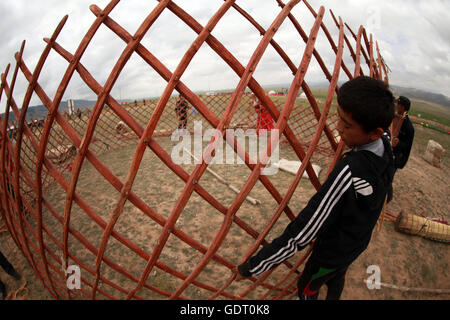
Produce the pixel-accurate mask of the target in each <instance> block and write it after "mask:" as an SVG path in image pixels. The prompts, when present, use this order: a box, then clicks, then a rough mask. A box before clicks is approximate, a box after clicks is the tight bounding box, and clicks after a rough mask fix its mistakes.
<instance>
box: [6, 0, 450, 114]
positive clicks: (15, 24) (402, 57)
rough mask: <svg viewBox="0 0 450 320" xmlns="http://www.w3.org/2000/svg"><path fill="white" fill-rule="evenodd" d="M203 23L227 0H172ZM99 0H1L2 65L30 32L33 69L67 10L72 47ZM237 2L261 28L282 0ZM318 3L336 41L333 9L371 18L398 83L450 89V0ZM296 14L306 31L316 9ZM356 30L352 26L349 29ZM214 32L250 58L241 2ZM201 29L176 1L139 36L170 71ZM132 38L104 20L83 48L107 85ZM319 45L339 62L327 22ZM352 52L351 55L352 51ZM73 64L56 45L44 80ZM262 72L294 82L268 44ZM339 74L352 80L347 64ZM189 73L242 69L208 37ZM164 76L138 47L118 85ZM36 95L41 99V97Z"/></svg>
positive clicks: (123, 92) (216, 85)
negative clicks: (179, 13) (184, 17)
mask: <svg viewBox="0 0 450 320" xmlns="http://www.w3.org/2000/svg"><path fill="white" fill-rule="evenodd" d="M174 2H175V3H177V4H178V5H179V6H180V7H182V8H184V9H185V10H186V11H187V12H188V13H189V14H191V15H192V16H193V17H194V18H195V19H196V20H197V21H199V22H200V23H201V24H202V25H205V24H206V23H207V22H208V20H209V19H210V18H211V16H212V15H213V14H214V13H215V12H216V10H217V9H218V8H219V7H220V6H221V5H222V4H223V1H222V0H175V1H174ZM285 2H287V1H285ZM92 3H95V4H96V5H98V6H99V7H100V8H102V9H103V8H104V7H105V6H106V5H107V4H108V3H109V0H96V1H95V2H94V1H93V0H71V1H60V0H33V1H30V0H14V1H1V2H0V18H1V19H0V37H1V39H0V41H1V44H2V46H1V54H0V70H1V72H2V73H3V72H4V70H5V68H6V66H7V64H8V63H11V64H12V70H11V71H10V74H9V77H8V79H9V80H10V79H11V75H12V71H13V67H14V63H15V62H14V53H15V52H17V51H18V50H19V48H20V45H21V42H22V41H23V40H26V46H25V53H24V60H25V62H26V64H27V65H28V67H29V68H30V69H31V70H33V69H34V67H35V65H36V63H37V61H38V59H39V56H40V54H41V53H42V51H43V49H44V47H45V43H44V41H43V40H42V39H43V38H44V37H50V36H51V35H52V33H53V30H54V29H55V28H56V26H57V25H58V23H59V21H60V20H61V19H62V18H63V17H64V15H66V14H68V15H69V19H68V21H67V23H66V25H65V27H64V29H63V31H62V33H61V34H60V36H59V38H58V40H57V41H58V43H60V44H61V45H62V46H63V47H64V48H65V49H66V50H68V51H70V52H71V53H75V51H76V49H77V47H78V45H79V43H80V41H81V39H82V38H83V36H84V34H85V33H86V32H87V30H88V29H89V27H90V26H91V24H92V22H93V21H94V19H95V17H94V15H93V14H92V13H91V11H90V10H89V5H90V4H92ZM157 3H158V2H157V1H156V0H148V1H142V0H122V1H121V2H120V3H119V4H118V5H117V7H116V8H115V9H114V10H113V12H112V14H111V17H112V18H113V19H114V20H115V21H116V22H118V23H119V24H120V25H122V26H123V27H124V28H125V29H126V30H127V31H128V32H129V33H131V34H133V33H134V32H135V31H136V30H137V28H138V27H139V25H140V24H141V23H142V22H143V21H144V19H145V17H146V16H147V15H148V14H149V13H150V12H151V11H152V9H153V8H154V7H155V6H156V5H157ZM236 3H237V4H238V5H239V6H241V7H242V8H244V9H245V10H246V11H247V12H249V13H250V14H251V15H252V16H253V17H254V18H255V19H256V20H257V21H258V22H259V23H260V24H261V25H262V26H263V27H264V28H268V27H269V26H270V24H271V23H272V21H273V20H274V18H275V17H276V16H277V14H278V13H279V11H280V10H281V9H280V7H278V6H277V5H276V1H275V0H237V1H236ZM309 3H310V4H311V5H312V6H313V8H314V9H315V10H316V11H318V9H319V7H320V6H321V5H324V6H325V9H326V13H325V19H324V22H325V24H326V26H327V28H328V29H329V30H330V33H331V34H332V36H333V39H334V40H335V42H336V43H337V39H338V38H337V36H338V33H337V31H338V30H337V28H336V26H335V25H334V23H333V21H332V19H331V14H330V12H329V11H328V10H329V9H332V10H333V12H334V13H335V15H336V16H341V17H342V19H343V20H344V22H347V23H348V25H349V26H350V27H351V28H352V29H353V30H354V31H355V33H356V32H357V30H358V27H359V26H360V25H364V26H365V27H366V28H367V29H368V31H369V32H370V33H372V34H373V35H374V39H375V40H377V41H378V43H379V46H380V50H381V54H382V55H383V57H384V59H385V61H386V63H387V65H388V66H389V68H390V69H391V73H390V74H389V77H390V82H391V84H393V85H399V86H404V87H415V88H420V89H425V90H429V91H432V92H438V93H443V94H445V95H447V96H450V86H449V84H450V19H448V17H449V13H450V1H449V0H379V1H373V0H372V1H371V0H358V1H356V0H328V1H324V0H310V1H309ZM293 14H294V15H295V17H296V18H297V20H298V21H299V22H300V24H301V25H302V27H303V28H304V30H305V31H306V32H307V33H309V31H310V29H311V27H312V24H313V22H314V19H312V17H311V14H310V13H309V12H308V11H307V10H306V7H305V5H304V4H303V3H300V4H298V5H297V6H296V7H295V9H294V11H293ZM347 34H348V35H349V33H348V32H347ZM213 35H214V36H216V37H217V38H218V39H219V41H221V42H222V43H223V44H224V45H225V46H226V47H227V49H228V50H229V51H230V52H231V53H232V54H233V55H234V56H235V57H236V58H237V59H238V60H239V61H240V62H241V63H242V64H243V65H244V66H245V65H246V63H247V62H248V60H249V58H250V57H251V54H252V53H253V52H254V50H255V48H256V46H257V45H258V43H259V41H260V40H261V36H260V34H259V33H258V32H256V30H255V28H254V27H252V26H251V25H250V24H249V23H248V22H247V21H245V20H244V19H243V18H242V16H240V15H239V14H238V13H237V12H236V11H235V10H233V9H231V10H229V11H228V12H227V13H226V15H225V16H224V17H223V18H222V19H221V21H220V23H219V24H218V25H217V26H216V28H215V29H214V31H213ZM195 37H196V34H195V33H194V32H193V31H192V30H191V29H189V28H188V27H186V25H185V24H184V23H182V22H181V21H180V20H179V19H178V18H177V17H176V16H175V15H173V14H172V13H170V12H169V11H165V12H163V14H162V15H161V16H160V17H159V19H158V20H157V22H156V23H155V24H154V25H152V27H151V28H150V30H149V31H148V33H147V34H146V36H145V38H144V40H143V42H142V44H143V45H144V46H145V47H146V48H147V49H148V50H149V51H150V52H152V53H153V54H154V55H155V56H156V57H157V58H158V59H159V60H160V61H161V62H162V63H164V64H165V65H166V66H167V67H168V68H169V69H170V70H171V71H174V70H175V68H176V67H177V65H178V63H179V61H180V60H181V58H182V56H183V55H184V53H185V51H186V49H187V48H189V46H190V44H191V43H192V41H193V40H194V39H195ZM274 39H275V40H276V41H277V42H278V43H279V44H280V46H281V47H282V48H283V50H285V51H286V53H287V54H288V56H289V57H290V58H291V60H292V61H293V62H294V63H295V64H297V65H298V64H299V63H300V61H301V58H302V54H303V49H304V47H305V45H304V43H303V41H302V40H301V38H300V37H299V35H298V33H297V32H296V31H295V29H294V28H293V27H292V23H290V21H289V20H286V21H285V22H284V23H283V25H282V26H281V28H280V29H279V31H278V32H277V34H276V36H275V38H274ZM124 48H125V44H124V42H123V41H122V40H120V39H118V37H117V36H115V35H114V34H113V33H112V32H111V31H110V30H109V29H108V28H107V27H105V26H102V27H101V28H100V29H99V30H98V32H97V33H96V36H95V37H94V39H93V41H92V42H91V44H90V45H89V47H88V49H87V51H86V53H85V54H84V55H83V59H82V61H81V62H82V63H83V65H84V66H85V67H86V68H87V70H88V71H89V72H90V73H91V74H92V75H93V76H94V78H95V79H96V80H97V81H98V82H99V83H100V84H101V85H103V84H104V83H105V81H106V80H107V78H108V76H109V74H110V72H111V70H112V68H113V67H114V64H115V63H116V61H117V59H118V57H119V56H120V54H121V53H122V50H123V49H124ZM316 48H317V50H318V51H319V53H320V54H321V56H322V57H323V58H324V61H325V63H326V64H327V67H328V69H329V70H330V71H332V70H333V65H334V56H333V54H332V51H331V47H330V45H329V43H328V41H327V40H326V38H325V35H324V33H323V32H321V33H320V34H319V37H318V39H317V44H316ZM345 55H346V58H345V61H347V62H348V63H349V66H350V69H351V70H353V65H352V64H351V63H350V60H349V59H350V58H349V52H348V51H346V52H345ZM66 68H67V63H66V62H65V60H63V59H62V58H60V57H59V56H58V55H57V54H56V53H52V54H51V55H50V57H49V59H48V61H47V63H46V64H45V66H44V70H43V72H42V73H41V76H40V79H39V83H40V85H41V86H42V87H43V88H44V89H45V91H46V92H47V93H48V95H49V96H50V98H53V96H54V94H55V92H56V89H57V87H58V84H59V83H60V81H61V79H62V76H63V74H64V72H65V70H66ZM255 78H256V79H257V80H258V81H259V82H260V83H261V84H263V85H270V84H279V83H290V82H291V81H292V79H293V76H292V74H291V72H290V71H289V70H288V69H287V67H286V66H285V64H284V63H283V62H282V61H281V59H280V58H279V57H278V55H277V54H276V53H275V51H274V50H273V49H272V48H269V49H268V50H267V51H266V53H265V54H264V57H263V59H262V60H261V62H260V64H259V66H258V68H257V70H256V71H255ZM306 79H307V80H308V81H311V82H312V81H323V80H325V78H324V76H323V73H322V72H321V71H320V70H319V66H318V65H317V63H316V62H315V61H313V62H312V64H311V66H310V69H308V76H307V78H306ZM340 79H341V80H346V79H347V78H346V76H345V75H344V74H343V73H342V74H341V77H340ZM182 81H183V82H184V83H185V84H186V85H188V86H189V87H190V88H191V90H193V91H196V90H219V89H224V88H228V89H229V88H233V87H235V86H236V84H237V83H238V81H239V78H238V77H237V76H236V75H235V74H234V72H232V70H231V69H230V68H229V67H228V66H227V65H225V63H224V62H223V61H222V59H220V58H219V57H218V56H217V54H215V53H214V52H213V51H212V50H211V49H210V48H209V47H208V46H207V45H206V44H204V46H202V48H201V49H200V50H199V52H198V53H197V55H196V56H195V58H194V59H193V61H192V62H191V64H190V66H189V68H188V69H187V70H186V72H185V74H184V75H183V77H182ZM165 84H166V82H165V81H164V80H162V79H161V78H160V77H159V76H158V75H157V74H156V72H155V71H153V70H152V69H151V68H150V67H148V66H147V64H146V63H145V62H143V60H142V59H141V58H140V57H139V56H138V55H136V54H134V55H133V56H132V58H131V59H130V61H129V62H128V63H127V65H126V67H125V68H124V70H123V72H122V73H121V75H120V77H119V79H118V80H117V83H116V85H115V87H114V89H113V91H112V94H113V95H114V97H115V98H117V99H125V98H132V99H134V98H140V97H151V96H159V95H160V94H161V93H162V91H163V90H164V86H165ZM25 90H26V83H25V81H24V80H23V78H21V77H19V80H18V82H17V85H16V89H15V97H16V100H17V102H22V99H23V95H24V94H25ZM68 98H75V99H78V98H80V99H81V98H83V99H95V98H96V96H95V95H94V94H93V93H92V91H91V90H90V89H89V88H87V86H86V85H85V84H84V83H83V82H82V81H81V80H80V78H79V77H78V75H77V74H76V75H75V76H74V78H73V79H72V81H71V82H70V85H69V87H68V89H67V91H66V94H65V96H64V98H63V99H64V100H66V99H68ZM5 101H6V98H5V97H2V102H1V104H0V111H1V112H3V110H4V105H5ZM31 104H32V105H34V104H41V103H40V101H39V100H37V98H36V97H34V98H33V100H32V103H31Z"/></svg>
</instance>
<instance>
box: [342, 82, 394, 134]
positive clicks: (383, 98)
mask: <svg viewBox="0 0 450 320" xmlns="http://www.w3.org/2000/svg"><path fill="white" fill-rule="evenodd" d="M337 100H338V103H339V106H340V107H341V108H342V110H344V111H345V112H347V113H350V114H351V116H352V118H353V120H355V121H356V122H357V123H358V124H360V125H361V127H362V128H363V129H364V130H365V131H366V132H371V131H372V130H375V129H376V128H382V129H383V130H387V129H388V128H389V126H390V124H391V122H392V119H393V118H394V115H395V106H394V95H393V94H392V92H391V90H390V89H389V86H388V85H387V84H386V83H385V82H383V81H381V80H378V79H374V78H371V77H367V76H359V77H356V78H354V79H352V80H350V81H347V82H346V83H344V84H343V85H342V87H341V88H340V89H339V91H338V94H337Z"/></svg>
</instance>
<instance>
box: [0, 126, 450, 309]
mask: <svg viewBox="0 0 450 320" xmlns="http://www.w3.org/2000/svg"><path fill="white" fill-rule="evenodd" d="M416 128H417V129H416V130H425V129H421V128H418V127H416ZM427 130H428V129H427ZM445 139H448V136H446V135H445ZM133 151H134V147H131V148H130V149H129V150H125V149H124V150H120V151H119V152H118V153H117V154H116V155H115V157H111V156H110V155H106V156H105V157H103V158H102V159H101V160H102V161H103V162H104V163H105V165H107V166H108V167H109V168H110V169H111V170H112V171H113V173H114V174H115V175H116V176H117V177H118V178H121V179H123V178H124V177H125V176H126V174H127V168H128V166H129V163H130V161H131V158H130V157H129V154H130V153H132V152H133ZM422 154H423V143H419V142H418V143H417V144H415V146H414V148H413V151H412V154H411V157H410V160H409V162H408V164H407V165H406V167H405V168H404V169H402V170H399V171H398V172H397V174H396V176H395V181H394V199H393V200H392V202H391V203H389V204H388V205H387V207H386V212H388V213H389V214H391V215H394V216H397V215H398V214H399V213H400V211H401V210H403V211H404V212H407V213H412V214H416V215H424V216H427V217H433V218H442V219H445V220H447V221H449V222H450V213H449V208H450V204H449V197H448V194H449V191H450V190H449V185H450V183H449V181H450V179H449V170H448V169H449V163H448V160H446V161H444V163H443V166H442V167H441V168H436V167H433V166H431V165H430V164H428V163H427V162H426V161H425V160H424V159H423V158H422ZM148 157H150V153H146V154H145V155H144V161H143V164H142V169H141V170H140V171H139V173H138V178H139V177H143V176H141V175H143V174H144V172H152V174H153V176H152V178H153V179H152V185H149V183H148V182H149V179H148V178H147V179H141V180H139V179H137V181H136V187H134V190H135V191H136V193H137V195H138V196H139V197H140V198H141V199H142V200H144V201H145V202H146V203H147V204H148V205H149V206H150V207H152V208H155V210H156V211H157V212H158V213H161V215H162V216H163V217H166V218H167V216H168V215H169V213H170V209H171V208H172V207H173V205H174V203H175V200H176V196H177V195H178V193H177V192H179V191H180V190H181V189H182V187H183V184H182V183H181V182H180V181H179V179H178V180H176V179H175V181H178V182H177V183H173V184H172V183H171V184H167V182H166V181H165V180H164V179H167V176H166V171H167V170H165V169H164V167H162V168H160V167H155V164H154V162H152V161H151V160H152V159H150V158H148ZM117 160H120V161H117ZM117 162H120V166H115V165H114V163H117ZM146 166H151V167H146ZM193 167H194V166H192V165H186V166H184V169H185V170H186V172H188V173H190V172H191V170H192V169H193ZM212 167H213V168H215V170H216V172H217V173H219V174H221V175H222V176H225V177H227V176H229V175H231V173H233V175H234V176H235V177H236V179H237V180H233V181H234V182H233V183H235V184H236V185H235V186H236V187H237V188H239V189H240V188H242V186H243V183H244V182H245V179H246V178H247V177H248V170H245V169H243V170H245V172H246V173H244V171H243V172H242V173H240V172H236V171H233V172H232V170H234V169H231V168H230V167H226V166H212ZM148 168H152V169H151V170H146V169H148ZM83 171H84V175H83V176H80V181H79V184H80V187H79V188H78V187H77V192H80V195H81V196H82V197H83V199H85V200H86V202H87V203H88V204H89V205H90V206H91V207H92V208H93V210H95V211H96V212H111V211H112V210H113V209H114V205H115V203H116V199H117V195H118V194H117V191H115V190H113V189H112V188H111V187H110V186H105V185H102V184H101V183H98V184H93V183H92V179H91V178H92V177H95V176H94V174H95V173H94V170H93V169H92V166H91V167H89V166H88V165H86V167H83ZM282 174H283V175H284V176H281V177H282V179H280V181H279V182H277V183H278V184H277V185H276V187H277V189H278V190H280V192H285V191H286V190H287V188H288V186H289V184H288V182H289V180H291V179H292V176H290V175H289V174H287V173H282ZM97 175H98V173H97ZM283 177H285V179H283ZM88 178H89V179H88ZM94 180H95V179H94ZM100 180H101V179H99V181H100ZM238 181H241V182H240V183H239V182H238ZM200 182H202V181H200ZM173 188H175V189H176V190H178V191H177V192H175V193H174V195H175V196H174V197H163V195H167V194H168V192H173ZM205 188H206V189H207V190H208V191H209V192H211V194H212V195H213V196H214V197H216V198H217V199H218V200H219V201H220V202H221V203H223V204H224V205H226V206H228V205H230V204H231V203H232V201H233V200H234V197H235V194H234V193H232V192H230V191H229V190H228V191H224V188H225V187H224V186H223V185H220V184H218V183H217V182H215V183H212V184H211V185H209V184H206V183H205ZM259 188H261V189H262V188H263V187H262V186H261V185H260V183H259V182H258V184H257V185H256V186H255V188H254V190H252V192H251V194H250V195H251V196H254V197H255V198H257V199H258V198H259V199H264V198H265V197H264V194H263V193H259V191H258V190H259ZM299 189H301V192H299V193H297V192H296V193H295V194H294V197H293V199H296V201H294V200H293V202H292V203H290V206H292V208H293V210H299V209H301V207H302V205H304V203H305V201H307V199H308V198H309V196H310V195H311V194H312V193H313V192H314V190H313V188H312V187H311V186H306V185H303V184H302V185H301V186H300V188H299ZM83 190H84V191H83ZM91 190H96V192H94V193H93V192H91ZM148 190H152V191H151V192H150V193H149V192H148ZM225 190H226V188H225ZM53 192H54V194H49V195H48V197H50V196H51V198H52V200H51V201H52V204H53V205H54V206H55V208H56V209H57V210H59V211H60V212H61V210H62V209H63V206H64V195H62V196H61V195H58V190H57V189H55V190H53ZM296 195H297V196H296ZM203 202H204V201H203ZM203 202H202V201H201V199H200V197H199V196H197V195H195V194H194V195H193V196H192V197H191V200H190V201H189V204H188V205H187V206H186V209H185V210H184V211H183V215H182V216H181V219H179V221H178V222H177V225H176V226H177V227H179V228H180V229H181V230H183V231H184V232H186V234H188V235H190V236H192V237H194V238H195V239H197V240H198V241H199V242H200V243H202V244H204V245H205V246H207V245H208V244H210V242H211V241H212V239H213V236H214V235H215V234H216V233H217V231H218V226H220V224H221V223H222V221H223V216H221V215H215V214H214V213H213V212H212V211H211V210H210V209H207V208H208V207H204V204H203ZM272 202H273V201H272ZM275 207H276V206H275V204H274V203H264V204H263V205H262V206H259V207H258V209H255V207H254V206H252V205H251V204H249V203H247V202H245V203H244V204H243V206H242V208H241V209H240V211H239V216H240V217H241V218H242V219H243V220H244V221H245V222H247V223H248V224H249V225H251V226H252V227H253V228H254V229H256V230H257V231H261V229H262V227H263V226H264V221H267V220H263V219H261V217H264V216H258V219H255V218H254V217H255V210H258V213H259V214H261V215H263V214H265V213H267V212H273V210H274V208H275ZM127 208H128V207H127V206H126V209H127ZM105 209H106V210H105ZM128 209H129V212H130V214H124V215H123V216H122V217H121V218H120V219H119V222H118V226H117V231H118V232H120V233H122V234H123V235H124V236H126V237H129V238H131V239H133V241H134V242H135V243H136V244H137V245H139V246H140V247H141V248H143V250H145V251H147V252H151V249H152V247H153V246H154V245H155V243H156V241H157V239H158V236H157V234H158V232H159V230H160V229H158V228H157V227H158V226H156V227H154V228H155V229H154V232H153V233H152V232H149V229H148V225H149V222H148V221H149V220H148V217H142V215H138V213H139V212H138V211H139V210H136V208H135V207H133V206H130V207H129V208H128ZM74 210H78V208H77V207H74ZM101 217H102V218H104V219H105V220H106V221H107V220H108V213H105V214H102V215H101ZM264 218H265V219H268V218H269V216H268V215H267V216H266V217H264ZM46 219H49V216H44V222H45V221H48V220H46ZM77 219H81V218H79V217H78V216H77V215H76V216H75V217H74V218H73V220H72V221H71V223H73V224H75V223H77ZM81 221H84V220H80V222H81ZM205 221H208V222H209V223H208V224H205ZM281 224H283V223H280V225H281ZM47 225H48V226H49V228H51V225H50V223H49V222H48V223H47ZM55 228H56V229H55V232H57V230H59V229H58V228H57V226H55ZM278 229H279V228H278ZM278 229H277V230H274V231H273V233H276V232H278V231H280V230H278ZM78 230H79V231H80V232H81V233H82V234H83V235H85V236H86V237H87V238H88V239H89V240H90V241H91V242H92V243H93V244H94V245H95V246H96V247H98V245H99V241H100V239H101V232H102V230H101V229H100V228H99V227H98V226H97V225H95V226H94V224H93V223H92V224H90V223H85V222H83V223H80V227H79V229H78ZM59 232H60V231H59ZM58 236H59V234H58ZM246 236H247V238H245V240H244V241H243V240H242V237H243V235H242V230H237V229H234V228H233V227H232V228H231V230H230V236H227V239H226V240H225V242H224V244H223V245H222V246H221V249H220V250H219V253H220V254H221V255H222V256H223V257H225V258H226V259H229V260H230V261H232V262H233V263H237V262H239V261H240V259H241V258H242V253H245V252H246V251H247V249H248V247H249V246H250V245H251V241H250V240H251V238H250V237H249V236H248V235H246ZM2 237H3V238H2V239H1V241H0V249H1V250H2V252H4V253H5V254H9V257H10V258H11V262H13V263H14V264H15V265H16V266H18V269H19V270H20V271H21V273H22V274H23V275H24V277H23V280H21V281H14V280H12V279H11V278H10V277H8V276H7V275H6V274H5V273H4V272H3V270H0V277H1V279H2V280H4V282H5V283H6V284H7V287H8V289H9V290H10V291H14V290H17V289H19V288H20V287H21V286H23V288H24V290H22V291H20V292H19V293H18V297H17V298H19V299H20V298H21V297H23V298H25V299H42V300H46V299H52V297H51V295H50V294H49V293H48V292H47V291H46V290H45V289H44V288H43V287H42V284H41V282H40V281H39V279H37V277H36V276H35V275H34V273H33V271H32V270H31V268H30V267H29V266H28V264H27V263H26V262H25V260H24V258H23V257H22V256H21V254H19V251H18V249H17V248H16V247H15V245H14V243H13V242H12V240H11V239H10V237H8V236H6V235H5V234H3V236H2ZM269 238H270V234H269ZM176 240H177V239H173V237H171V238H170V239H169V241H168V243H167V244H166V247H165V249H164V251H163V253H162V255H161V261H163V262H164V263H166V264H167V265H168V266H174V268H175V266H176V269H177V270H178V271H180V272H184V273H186V274H189V271H190V270H192V269H191V268H192V266H195V265H196V264H197V263H198V262H199V261H200V259H201V255H200V254H198V252H196V251H195V250H193V249H192V248H190V247H189V246H187V245H180V241H178V242H177V241H176ZM242 243H246V245H245V246H243V245H242ZM240 246H243V247H242V248H241V249H242V250H241V251H242V252H239V250H238V251H237V250H236V248H239V247H240ZM70 250H74V251H75V250H80V249H79V248H76V247H71V248H70ZM129 251H130V250H126V248H125V249H124V248H123V246H121V245H120V244H119V243H118V241H116V240H111V242H110V244H109V245H108V250H107V252H106V255H107V256H108V257H112V258H113V259H114V261H116V262H117V263H118V264H121V265H127V266H130V272H131V273H133V274H134V275H136V276H138V275H139V274H140V272H141V270H142V268H143V266H144V265H145V263H144V262H145V260H143V259H140V258H139V257H137V256H136V255H131V254H129ZM78 253H79V255H80V256H81V257H82V259H83V258H84V259H83V261H84V262H85V263H87V264H88V265H89V266H90V267H92V266H93V261H94V260H95V256H94V255H92V254H89V253H85V252H80V251H79V252H78ZM89 261H90V262H89ZM130 261H133V264H132V265H130ZM135 261H137V262H135ZM449 263H450V254H449V247H448V244H446V243H442V242H436V241H432V240H428V239H424V238H421V237H418V236H411V235H406V234H402V233H399V232H397V231H395V229H394V223H393V222H391V221H383V222H382V223H381V224H380V225H379V226H378V227H377V228H376V230H375V231H374V233H373V238H372V241H371V243H370V245H369V247H368V249H367V250H366V251H365V252H364V253H363V254H362V255H361V256H360V257H359V258H358V259H357V260H356V261H355V262H354V263H353V264H352V266H351V267H350V269H349V272H348V274H347V282H346V287H345V289H344V292H343V295H342V299H344V300H360V299H367V300H378V299H387V300H392V299H393V300H409V299H438V300H448V299H449V298H450V293H428V292H422V291H414V288H425V289H446V291H447V292H448V291H449V290H450V274H449ZM372 265H376V266H378V267H379V268H380V271H381V282H382V283H386V284H391V285H396V286H402V287H408V288H413V291H411V290H410V291H405V290H399V289H392V288H387V287H381V288H380V289H372V290H369V289H368V287H367V285H366V283H365V282H364V281H365V280H367V279H368V278H369V277H370V275H371V274H369V273H367V268H368V267H369V266H372ZM215 268H216V269H215ZM218 271H219V272H224V273H225V272H228V270H227V269H226V268H224V267H220V266H215V265H213V266H211V270H208V268H207V269H205V272H204V273H202V274H201V276H200V277H199V280H200V281H205V282H209V283H211V284H214V285H219V284H220V283H221V282H220V281H218V279H217V272H218ZM102 272H103V273H104V274H109V273H112V271H111V270H110V269H109V268H106V267H102ZM226 274H227V273H226ZM153 276H154V278H153V280H152V281H153V283H155V285H158V286H160V287H162V288H163V289H165V290H168V291H173V290H174V288H177V287H178V285H179V284H180V283H181V282H180V281H176V280H173V279H172V278H170V279H169V278H167V277H165V276H164V274H162V273H160V272H159V271H158V274H157V273H154V274H153ZM88 280H89V281H92V279H91V278H89V279H88ZM222 280H223V279H222ZM215 281H217V283H214V282H215ZM117 283H119V284H120V285H122V286H123V287H127V286H129V285H130V283H129V281H127V279H120V281H119V280H118V282H117ZM237 289H239V288H237ZM237 289H236V290H237ZM198 291H199V292H192V291H189V290H188V291H187V292H186V295H187V296H191V297H193V298H194V299H201V298H202V297H203V295H202V294H201V292H200V290H198ZM325 292H326V290H325V289H323V290H321V292H320V295H321V297H322V296H323V295H324V294H325ZM112 294H116V296H118V297H120V295H118V294H117V292H112ZM143 297H146V298H148V299H160V298H164V297H163V296H145V295H144V296H143Z"/></svg>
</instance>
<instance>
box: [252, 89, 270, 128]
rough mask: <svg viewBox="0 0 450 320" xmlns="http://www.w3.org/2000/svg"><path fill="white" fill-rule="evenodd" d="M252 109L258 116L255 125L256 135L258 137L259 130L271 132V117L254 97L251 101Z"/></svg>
mask: <svg viewBox="0 0 450 320" xmlns="http://www.w3.org/2000/svg"><path fill="white" fill-rule="evenodd" d="M253 108H255V111H256V113H257V115H258V121H257V123H256V134H257V135H258V136H259V134H260V130H267V131H270V130H272V129H273V128H274V126H273V119H272V116H271V115H270V113H269V112H268V111H267V109H266V107H265V106H264V105H263V104H262V103H261V101H259V99H258V98H257V97H256V96H255V97H254V100H253Z"/></svg>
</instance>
